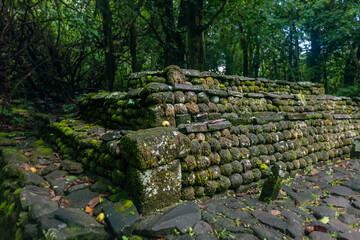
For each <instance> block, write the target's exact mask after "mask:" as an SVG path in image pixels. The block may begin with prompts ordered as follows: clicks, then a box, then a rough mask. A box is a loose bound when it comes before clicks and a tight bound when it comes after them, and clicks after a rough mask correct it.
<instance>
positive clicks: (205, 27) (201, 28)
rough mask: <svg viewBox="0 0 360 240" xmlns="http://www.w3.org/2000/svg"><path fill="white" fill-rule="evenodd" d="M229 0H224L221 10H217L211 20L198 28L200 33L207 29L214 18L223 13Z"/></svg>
mask: <svg viewBox="0 0 360 240" xmlns="http://www.w3.org/2000/svg"><path fill="white" fill-rule="evenodd" d="M229 1H230V0H226V1H225V2H224V4H223V5H222V6H221V8H220V9H219V10H217V11H216V13H215V14H214V15H213V16H212V18H211V19H210V20H209V22H208V23H207V24H205V25H202V26H201V27H200V30H201V31H205V30H206V29H208V28H209V27H210V26H211V25H212V24H213V23H214V21H215V20H216V18H217V17H218V16H219V15H220V14H221V13H222V12H223V11H224V9H225V6H226V5H227V4H228V3H229Z"/></svg>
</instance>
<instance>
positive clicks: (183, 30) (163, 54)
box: [0, 0, 360, 105]
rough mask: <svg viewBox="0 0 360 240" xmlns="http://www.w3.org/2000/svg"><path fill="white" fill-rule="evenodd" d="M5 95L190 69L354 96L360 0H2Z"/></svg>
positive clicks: (121, 82)
mask: <svg viewBox="0 0 360 240" xmlns="http://www.w3.org/2000/svg"><path fill="white" fill-rule="evenodd" d="M0 51H1V52H0V101H1V104H2V105H3V104H5V103H6V102H9V101H10V100H11V99H15V98H22V99H27V98H30V99H31V98H51V99H67V100H71V101H72V100H74V96H75V95H76V94H75V93H76V92H79V91H80V92H81V91H82V90H84V89H85V90H86V91H97V90H99V89H103V90H108V91H111V90H124V89H126V82H127V77H128V76H129V74H130V73H131V72H138V71H147V70H161V69H163V68H164V67H166V66H167V65H171V64H175V65H178V66H180V67H182V68H189V69H198V70H210V71H215V72H220V73H223V74H232V75H241V76H249V77H264V78H268V79H281V80H288V81H311V82H320V83H324V84H325V88H326V90H327V92H328V93H331V94H338V95H349V96H355V95H357V94H358V92H359V91H358V85H359V81H360V64H359V59H360V1H359V0H282V1H280V0H252V1H245V0H226V1H220V0H212V1H205V0H175V1H173V0H111V1H108V0H1V1H0Z"/></svg>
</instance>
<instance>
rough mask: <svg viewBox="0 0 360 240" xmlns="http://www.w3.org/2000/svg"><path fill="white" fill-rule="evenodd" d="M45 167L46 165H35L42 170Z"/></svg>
mask: <svg viewBox="0 0 360 240" xmlns="http://www.w3.org/2000/svg"><path fill="white" fill-rule="evenodd" d="M46 167H47V165H40V164H39V165H36V166H35V168H36V169H39V170H43V169H44V168H46Z"/></svg>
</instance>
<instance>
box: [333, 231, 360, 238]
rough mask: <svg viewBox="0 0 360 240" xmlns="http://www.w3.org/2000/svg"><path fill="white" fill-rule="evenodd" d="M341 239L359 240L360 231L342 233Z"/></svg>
mask: <svg viewBox="0 0 360 240" xmlns="http://www.w3.org/2000/svg"><path fill="white" fill-rule="evenodd" d="M338 239H339V240H359V239H360V232H351V233H340V234H339V238H338Z"/></svg>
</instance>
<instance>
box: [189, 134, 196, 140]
mask: <svg viewBox="0 0 360 240" xmlns="http://www.w3.org/2000/svg"><path fill="white" fill-rule="evenodd" d="M195 137H196V134H195V133H190V134H189V135H188V138H189V139H190V140H193V139H195Z"/></svg>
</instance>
